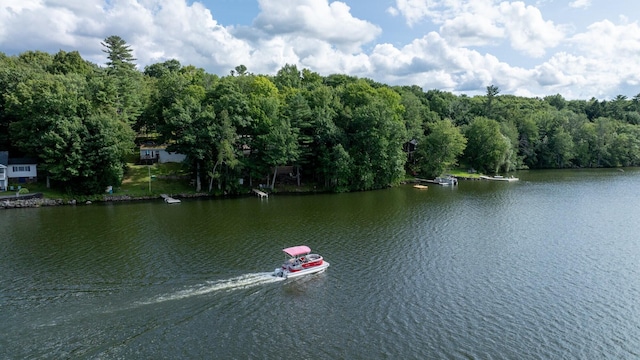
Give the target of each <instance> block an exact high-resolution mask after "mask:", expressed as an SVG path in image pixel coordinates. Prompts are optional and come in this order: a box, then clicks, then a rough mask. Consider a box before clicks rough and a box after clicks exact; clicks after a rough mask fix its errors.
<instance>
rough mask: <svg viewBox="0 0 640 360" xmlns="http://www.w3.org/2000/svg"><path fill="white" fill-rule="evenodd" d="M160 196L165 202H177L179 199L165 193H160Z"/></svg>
mask: <svg viewBox="0 0 640 360" xmlns="http://www.w3.org/2000/svg"><path fill="white" fill-rule="evenodd" d="M160 197H162V198H163V199H164V202H166V203H167V204H179V203H180V200H179V199H174V198H172V197H171V196H169V195H167V194H161V195H160Z"/></svg>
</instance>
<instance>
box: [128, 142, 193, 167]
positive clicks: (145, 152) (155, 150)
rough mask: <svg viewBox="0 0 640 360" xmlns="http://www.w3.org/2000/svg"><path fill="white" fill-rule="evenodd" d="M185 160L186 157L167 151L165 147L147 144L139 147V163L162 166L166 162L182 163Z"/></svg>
mask: <svg viewBox="0 0 640 360" xmlns="http://www.w3.org/2000/svg"><path fill="white" fill-rule="evenodd" d="M186 158H187V156H186V155H183V154H178V153H175V152H169V151H167V147H166V146H165V145H155V144H151V143H149V144H144V145H141V146H140V161H146V162H152V163H155V162H159V163H161V164H164V163H168V162H177V163H179V162H183V161H184V159H186Z"/></svg>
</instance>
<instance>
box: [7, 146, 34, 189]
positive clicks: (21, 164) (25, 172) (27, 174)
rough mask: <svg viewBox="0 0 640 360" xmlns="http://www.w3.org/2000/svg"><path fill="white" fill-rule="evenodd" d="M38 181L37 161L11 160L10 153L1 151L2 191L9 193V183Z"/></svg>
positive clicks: (25, 159)
mask: <svg viewBox="0 0 640 360" xmlns="http://www.w3.org/2000/svg"><path fill="white" fill-rule="evenodd" d="M37 180H38V164H37V162H36V160H35V159H27V158H9V152H8V151H0V191H7V190H8V189H9V183H12V184H13V183H16V184H26V183H30V182H34V181H37Z"/></svg>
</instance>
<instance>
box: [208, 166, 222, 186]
mask: <svg viewBox="0 0 640 360" xmlns="http://www.w3.org/2000/svg"><path fill="white" fill-rule="evenodd" d="M218 163H219V161H216V164H215V165H213V171H212V172H211V180H210V181H209V192H211V190H212V189H213V177H214V176H216V168H217V167H218ZM218 188H220V183H218Z"/></svg>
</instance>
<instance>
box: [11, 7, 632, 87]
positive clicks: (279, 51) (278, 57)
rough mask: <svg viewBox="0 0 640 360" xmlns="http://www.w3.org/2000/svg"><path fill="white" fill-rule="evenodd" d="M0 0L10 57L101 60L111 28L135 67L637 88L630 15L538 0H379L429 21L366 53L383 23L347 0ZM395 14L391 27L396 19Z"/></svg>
mask: <svg viewBox="0 0 640 360" xmlns="http://www.w3.org/2000/svg"><path fill="white" fill-rule="evenodd" d="M0 1H2V3H1V4H0V49H1V50H0V51H4V52H7V53H9V54H15V53H19V52H22V51H26V50H43V51H48V52H57V51H58V50H59V49H63V50H66V51H71V50H79V51H80V53H81V54H82V56H83V57H84V58H85V59H87V60H90V61H92V62H94V63H97V64H104V62H105V61H106V58H105V54H104V53H103V52H102V46H101V45H100V42H101V41H103V39H104V38H106V37H107V36H110V35H119V36H121V37H122V38H123V39H125V40H126V41H127V42H128V43H129V44H130V45H131V47H132V49H133V50H134V56H135V57H136V58H137V59H138V60H137V63H138V64H139V67H140V68H143V67H144V66H145V65H149V64H152V63H156V62H161V61H165V60H168V59H171V58H175V59H178V60H179V61H180V62H181V63H183V64H184V65H195V66H198V67H203V68H205V69H206V70H207V71H208V72H211V73H216V74H220V75H226V74H228V73H229V71H230V70H231V69H233V68H234V67H235V66H237V65H240V64H244V65H246V66H247V67H248V69H249V71H250V72H253V73H261V74H273V73H275V72H276V71H277V70H279V69H280V68H281V67H282V66H283V65H285V64H287V63H289V64H296V65H297V66H298V67H299V68H309V69H311V70H312V71H317V72H319V73H320V74H323V75H328V74H332V73H344V74H349V75H355V76H360V77H367V78H372V79H374V80H376V81H380V82H384V83H388V84H392V85H405V84H406V85H413V84H415V85H419V86H422V87H424V88H425V89H433V88H438V89H442V90H448V91H453V92H457V93H468V94H474V93H484V89H485V87H486V86H487V85H490V84H495V85H497V86H499V87H500V89H501V92H502V93H505V94H507V93H509V94H519V95H523V96H532V95H535V96H544V95H548V94H554V93H561V94H563V96H565V97H566V98H583V99H584V98H587V99H588V98H590V97H592V96H596V97H601V98H602V97H612V95H611V94H613V96H615V94H616V93H619V92H620V91H621V90H620V89H624V91H630V92H634V91H635V92H636V93H637V92H638V91H637V90H635V89H637V87H638V86H639V84H640V72H638V71H637V69H638V68H640V60H639V59H638V56H637V55H638V54H640V26H639V25H638V22H630V21H629V20H628V19H626V18H624V17H620V18H619V19H618V22H617V23H614V22H612V21H610V20H600V21H597V22H592V24H591V25H590V26H588V27H587V28H582V29H580V28H579V27H575V26H574V29H573V30H572V31H573V34H572V35H570V36H568V35H567V34H568V30H566V29H568V27H567V28H565V27H564V26H565V25H557V24H555V23H553V22H551V21H549V20H548V19H545V17H544V16H543V13H542V12H541V11H540V9H547V8H548V6H550V5H549V4H551V3H552V2H551V1H549V2H546V3H545V4H542V3H540V2H537V4H540V5H539V8H538V7H535V6H531V5H526V4H525V3H524V2H520V1H502V2H500V3H499V2H498V1H496V0H474V1H470V0H437V1H436V0H420V1H418V0H396V3H395V6H394V7H392V8H387V9H386V11H387V13H386V14H384V16H386V17H387V19H386V20H389V17H390V16H389V15H392V16H393V15H394V13H395V14H397V15H402V16H403V17H404V20H405V21H406V22H407V23H408V24H409V25H411V24H412V25H417V24H418V23H419V22H421V21H424V20H429V21H430V23H429V24H420V26H416V27H417V28H422V29H423V30H420V31H422V33H419V34H418V35H415V34H416V33H417V32H418V30H419V29H414V30H411V31H412V32H413V34H414V35H413V37H406V38H404V39H403V40H400V41H397V42H394V43H393V44H391V43H381V44H373V46H372V48H371V49H366V50H363V48H364V45H365V44H370V43H372V41H373V40H375V38H376V37H377V36H380V34H381V33H380V32H381V29H380V27H378V26H376V25H374V24H373V23H372V22H369V21H365V20H361V19H359V18H356V17H355V16H353V15H352V14H351V9H350V8H349V7H348V6H347V5H346V4H345V2H348V3H350V0H343V1H344V2H340V1H334V2H328V1H327V0H298V1H295V2H293V3H294V4H290V3H285V4H277V2H276V1H275V0H260V2H259V4H260V7H261V12H260V13H258V14H256V16H257V17H256V18H255V22H254V25H253V26H242V27H233V26H228V27H225V26H222V25H221V24H220V23H219V22H218V21H217V20H216V19H215V18H214V17H213V15H212V13H211V11H210V10H209V9H207V8H206V7H205V6H204V5H202V4H201V3H200V2H198V1H196V2H191V1H190V0H0ZM576 4H577V3H576ZM594 6H595V5H594ZM354 8H355V6H354ZM213 10H215V9H213ZM409 10H412V11H414V12H413V13H411V14H409V13H407V11H409ZM380 11H382V12H384V11H385V9H384V7H383V8H382V9H380ZM628 16H631V15H628ZM636 18H637V17H634V19H636ZM391 20H392V22H393V24H394V25H397V22H398V20H402V19H391ZM426 25H429V26H426ZM570 25H571V24H570ZM385 30H386V31H390V32H391V31H395V32H397V33H400V32H409V29H408V28H407V27H405V28H404V29H390V28H385ZM382 35H384V34H382ZM394 41H396V40H394ZM505 48H506V49H505ZM509 49H515V50H517V51H518V52H519V53H520V54H523V55H525V57H527V59H526V60H525V61H524V63H525V64H527V65H526V66H522V65H519V63H517V62H516V61H521V60H522V59H521V58H519V59H518V58H516V60H514V57H513V56H512V53H513V51H509ZM543 55H546V57H545V58H542V59H543V60H538V59H541V56H543ZM627 95H632V94H627Z"/></svg>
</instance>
